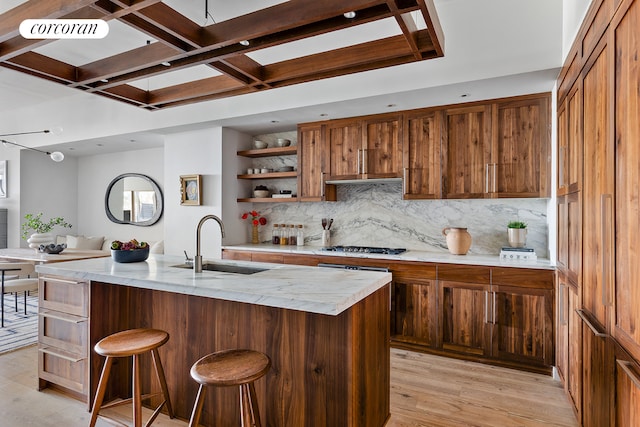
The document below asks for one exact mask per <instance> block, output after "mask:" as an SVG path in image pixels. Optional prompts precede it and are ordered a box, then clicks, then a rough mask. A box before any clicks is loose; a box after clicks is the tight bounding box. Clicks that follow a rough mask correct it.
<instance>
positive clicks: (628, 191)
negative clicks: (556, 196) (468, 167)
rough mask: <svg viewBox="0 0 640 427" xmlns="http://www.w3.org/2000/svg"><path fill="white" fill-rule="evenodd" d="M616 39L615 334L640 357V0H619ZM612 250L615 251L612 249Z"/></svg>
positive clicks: (639, 358)
mask: <svg viewBox="0 0 640 427" xmlns="http://www.w3.org/2000/svg"><path fill="white" fill-rule="evenodd" d="M612 26H613V27H612V30H613V32H612V34H611V38H612V40H611V43H615V110H614V111H615V122H614V129H615V144H616V145H615V166H616V169H615V184H616V188H615V193H614V200H615V205H614V206H615V214H614V215H613V216H611V215H610V216H608V217H607V218H611V219H612V220H615V228H614V229H615V233H616V234H615V252H614V253H615V261H613V266H614V268H615V270H614V271H613V272H611V273H610V274H613V277H614V278H615V285H614V287H613V289H615V296H613V297H612V298H611V302H612V303H613V317H612V321H613V327H612V335H613V336H614V337H615V339H616V341H617V342H618V343H620V344H621V345H622V347H623V348H624V349H625V350H626V351H627V352H628V353H629V354H630V355H631V356H632V357H633V358H634V359H635V360H636V361H640V286H639V284H638V277H640V263H639V262H638V255H637V253H638V252H637V251H638V247H640V236H639V235H640V230H639V227H640V219H639V217H638V211H639V210H640V197H639V196H640V193H639V183H638V180H639V171H638V169H639V168H638V164H640V144H639V141H640V120H638V118H639V117H640V97H639V96H638V93H640V67H639V66H638V57H639V56H640V37H639V36H638V28H640V0H636V1H627V2H624V3H623V4H621V5H620V8H619V9H618V11H617V13H616V15H615V16H614V19H613V22H612ZM609 255H611V254H609Z"/></svg>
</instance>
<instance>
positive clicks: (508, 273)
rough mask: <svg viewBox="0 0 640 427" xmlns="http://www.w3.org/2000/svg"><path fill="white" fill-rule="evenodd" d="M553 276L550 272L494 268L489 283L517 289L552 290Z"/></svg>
mask: <svg viewBox="0 0 640 427" xmlns="http://www.w3.org/2000/svg"><path fill="white" fill-rule="evenodd" d="M554 274H555V273H554V272H553V271H552V270H536V269H524V268H513V267H504V268H503V267H495V268H493V269H492V275H491V283H492V284H493V285H507V286H517V287H519V288H534V289H553V283H554Z"/></svg>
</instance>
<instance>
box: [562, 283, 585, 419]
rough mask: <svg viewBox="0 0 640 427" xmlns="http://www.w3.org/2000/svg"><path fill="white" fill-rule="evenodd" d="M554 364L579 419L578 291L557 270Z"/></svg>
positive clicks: (579, 326) (579, 351)
mask: <svg viewBox="0 0 640 427" xmlns="http://www.w3.org/2000/svg"><path fill="white" fill-rule="evenodd" d="M557 289H558V291H557V293H556V297H557V298H556V301H557V302H556V304H557V313H558V314H557V316H556V325H557V326H556V367H557V369H558V374H559V376H560V378H561V379H562V380H563V381H564V386H565V391H566V393H567V395H568V396H569V398H570V400H571V403H572V405H573V408H574V411H575V413H576V418H577V419H579V420H580V419H582V319H580V317H579V316H578V313H577V310H579V309H580V307H581V304H580V295H579V293H578V289H577V287H576V286H574V284H572V283H571V281H570V280H568V277H567V276H566V275H565V274H564V273H561V272H558V274H557Z"/></svg>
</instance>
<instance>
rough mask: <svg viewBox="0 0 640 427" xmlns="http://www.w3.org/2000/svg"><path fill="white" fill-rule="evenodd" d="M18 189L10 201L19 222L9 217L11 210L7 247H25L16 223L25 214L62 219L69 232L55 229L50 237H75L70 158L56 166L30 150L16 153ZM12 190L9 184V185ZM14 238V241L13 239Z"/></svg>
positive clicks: (73, 177) (73, 170)
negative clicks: (70, 226) (38, 214)
mask: <svg viewBox="0 0 640 427" xmlns="http://www.w3.org/2000/svg"><path fill="white" fill-rule="evenodd" d="M20 154H21V156H20V166H19V170H18V173H19V174H20V179H19V183H20V188H19V190H18V191H17V192H16V193H13V191H12V193H10V197H11V199H12V200H19V205H20V209H19V212H20V214H19V219H18V221H17V223H16V218H15V217H13V216H14V215H15V213H16V210H15V209H12V210H11V214H10V215H9V216H10V220H9V226H10V227H11V228H10V229H9V236H8V237H9V242H8V246H9V247H14V248H15V247H18V246H22V247H27V246H28V245H27V242H26V241H24V240H20V241H18V240H17V239H20V234H21V231H20V224H22V222H23V221H24V216H25V215H26V214H28V213H32V214H37V213H39V212H42V213H43V219H45V220H48V219H50V218H52V217H59V216H60V217H63V218H64V219H65V220H66V221H67V222H68V223H70V224H72V226H73V227H72V228H71V230H69V229H67V228H60V227H56V228H55V229H54V230H53V231H52V234H53V235H56V234H68V233H73V234H76V232H77V231H78V210H77V206H78V204H77V195H78V191H77V189H78V181H79V180H78V175H77V171H78V162H77V160H76V159H74V158H66V159H65V160H64V161H63V162H60V163H56V162H54V161H52V160H51V159H50V158H49V157H48V156H46V155H44V154H42V153H37V152H34V151H27V150H21V151H20ZM9 185H11V187H12V190H13V185H12V183H11V182H10V183H9ZM16 238H17V239H16Z"/></svg>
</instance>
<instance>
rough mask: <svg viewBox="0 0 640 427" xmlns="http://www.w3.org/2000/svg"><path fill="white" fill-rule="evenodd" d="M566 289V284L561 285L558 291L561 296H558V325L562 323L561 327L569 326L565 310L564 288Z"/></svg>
mask: <svg viewBox="0 0 640 427" xmlns="http://www.w3.org/2000/svg"><path fill="white" fill-rule="evenodd" d="M565 287H566V285H565V284H564V283H560V284H559V285H558V291H559V294H560V295H558V323H560V324H561V325H566V324H567V319H566V317H565V309H564V304H565V302H564V288H565Z"/></svg>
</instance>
